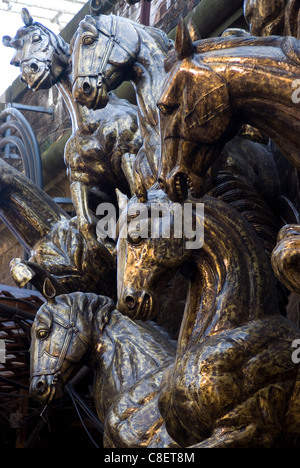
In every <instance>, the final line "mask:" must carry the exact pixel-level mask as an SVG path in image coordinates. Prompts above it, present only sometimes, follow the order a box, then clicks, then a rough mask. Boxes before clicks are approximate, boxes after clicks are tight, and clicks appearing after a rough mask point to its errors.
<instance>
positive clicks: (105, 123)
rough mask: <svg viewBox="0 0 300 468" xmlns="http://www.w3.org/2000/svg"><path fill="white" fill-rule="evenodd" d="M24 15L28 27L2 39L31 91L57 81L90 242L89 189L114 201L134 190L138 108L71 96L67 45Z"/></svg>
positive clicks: (71, 169)
mask: <svg viewBox="0 0 300 468" xmlns="http://www.w3.org/2000/svg"><path fill="white" fill-rule="evenodd" d="M22 19H23V22H24V24H25V26H24V27H23V28H20V29H19V30H18V31H17V34H16V36H15V38H14V39H12V38H10V37H8V36H6V37H5V38H4V39H3V42H4V44H5V45H6V46H8V47H12V48H14V49H15V55H14V57H13V59H12V61H11V63H12V65H15V66H17V67H20V70H21V73H22V75H21V79H22V81H24V82H25V83H27V84H28V86H29V87H30V88H31V89H32V90H34V91H38V90H39V89H48V88H50V87H52V86H54V85H56V86H57V88H58V89H59V91H60V93H61V94H62V97H63V99H64V102H65V104H66V106H67V109H68V111H69V114H70V118H71V122H72V136H71V137H70V139H69V141H68V142H67V144H66V147H65V163H66V166H67V172H68V176H69V179H70V182H71V195H72V199H73V203H74V206H75V210H76V213H77V216H78V227H79V231H80V232H81V233H82V234H83V235H84V236H85V237H86V239H87V241H89V242H90V243H92V242H93V240H94V238H95V233H93V228H92V226H93V222H92V216H91V214H90V211H89V204H88V198H89V192H90V189H93V193H94V194H97V193H99V191H100V193H101V192H103V195H102V197H103V196H104V198H105V196H106V198H107V197H108V199H112V200H114V198H115V189H116V188H118V189H119V190H122V191H123V192H124V193H127V194H130V193H132V191H133V175H132V160H134V159H135V157H136V154H137V153H138V151H139V149H140V147H141V143H142V142H141V135H140V130H139V127H138V124H137V109H136V106H134V105H132V104H129V103H128V102H127V101H126V100H124V99H119V98H118V97H117V96H115V95H113V94H110V95H109V96H108V104H107V107H106V109H103V110H101V111H95V112H94V111H93V110H88V109H87V108H86V107H84V106H81V105H79V104H78V103H77V102H76V101H75V100H74V98H73V96H72V81H71V80H72V78H71V71H72V70H71V68H70V50H69V49H70V47H69V45H68V44H66V42H65V41H64V40H63V39H62V37H61V36H57V35H55V34H54V33H53V32H52V31H50V30H49V29H48V28H46V27H45V26H43V25H42V24H40V23H38V22H34V20H33V18H32V17H31V15H30V13H29V12H28V10H26V9H23V10H22ZM96 189H97V191H95V190H96ZM94 196H95V195H94ZM100 200H101V198H100Z"/></svg>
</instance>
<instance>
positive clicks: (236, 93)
mask: <svg viewBox="0 0 300 468" xmlns="http://www.w3.org/2000/svg"><path fill="white" fill-rule="evenodd" d="M299 54H300V47H299V41H297V39H295V38H293V37H285V38H284V37H280V36H271V37H263V38H257V37H243V38H233V37H225V38H216V39H207V40H204V41H199V42H195V43H193V42H192V40H191V38H190V36H189V32H188V30H187V28H186V26H185V24H184V22H183V21H182V22H181V23H180V24H179V26H178V31H177V36H176V51H175V52H174V53H172V56H171V57H169V58H168V61H167V67H168V72H169V73H168V75H167V77H166V80H165V82H164V85H163V92H162V94H161V96H160V98H159V101H158V106H159V108H160V111H161V133H162V146H163V147H162V158H161V166H160V170H159V180H160V184H161V187H162V188H163V189H165V190H166V191H167V193H168V194H169V196H170V197H171V199H172V200H174V201H175V200H177V199H178V197H180V198H181V199H182V196H181V195H180V193H179V192H182V195H184V194H185V196H186V194H187V184H189V185H190V187H191V189H192V191H193V193H194V194H195V195H196V196H201V194H202V193H203V186H204V181H205V176H206V174H207V171H208V169H209V168H210V167H211V166H212V164H213V162H214V161H215V159H216V158H217V157H218V155H219V154H220V152H221V150H222V148H223V147H224V145H225V143H226V142H227V141H229V140H231V139H232V138H233V136H235V135H236V134H237V132H238V131H239V129H240V127H241V125H242V124H250V125H252V126H253V127H255V128H257V129H259V130H261V131H262V132H264V133H266V134H267V135H268V136H269V138H270V139H272V140H273V141H274V142H275V143H276V144H277V146H278V147H279V149H280V150H281V151H282V153H283V154H284V155H285V156H286V158H287V159H288V160H289V161H290V162H291V163H292V164H293V165H294V166H295V167H297V168H300V162H299V145H300V136H299V135H300V132H299V129H300V119H299V104H297V103H296V102H293V99H292V98H293V92H294V91H295V88H293V86H294V81H295V80H296V79H297V78H298V77H299V70H300V60H299ZM183 198H184V197H183Z"/></svg>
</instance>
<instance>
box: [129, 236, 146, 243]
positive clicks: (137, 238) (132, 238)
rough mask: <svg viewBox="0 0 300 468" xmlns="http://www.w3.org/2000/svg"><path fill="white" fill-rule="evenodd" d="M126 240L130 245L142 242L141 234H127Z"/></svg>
mask: <svg viewBox="0 0 300 468" xmlns="http://www.w3.org/2000/svg"><path fill="white" fill-rule="evenodd" d="M128 241H129V243H130V244H132V245H139V244H141V243H142V242H143V239H142V238H141V236H137V235H135V236H134V235H128Z"/></svg>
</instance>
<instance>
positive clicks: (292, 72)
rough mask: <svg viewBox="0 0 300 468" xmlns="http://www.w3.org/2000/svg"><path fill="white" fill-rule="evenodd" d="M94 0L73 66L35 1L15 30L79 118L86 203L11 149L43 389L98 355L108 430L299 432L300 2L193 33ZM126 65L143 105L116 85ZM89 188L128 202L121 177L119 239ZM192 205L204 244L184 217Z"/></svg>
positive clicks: (148, 440)
mask: <svg viewBox="0 0 300 468" xmlns="http://www.w3.org/2000/svg"><path fill="white" fill-rule="evenodd" d="M100 11H101V1H100V0H92V1H91V15H89V16H87V17H86V18H85V19H84V21H82V22H81V23H80V26H79V28H78V31H77V33H76V34H75V36H74V38H73V41H72V44H71V49H70V50H71V52H72V77H70V76H71V70H70V69H69V65H68V64H69V58H70V50H69V46H67V45H66V44H65V43H64V42H63V41H62V40H61V39H60V38H57V37H55V36H54V35H53V34H52V33H51V32H49V31H46V30H45V29H43V27H41V25H39V24H38V23H34V22H33V20H32V18H31V16H30V15H29V13H28V12H27V11H26V10H25V11H23V20H24V23H25V28H22V29H21V30H20V31H18V33H17V36H16V37H15V39H14V40H12V39H11V38H8V37H6V38H5V39H4V42H5V43H6V45H8V46H12V47H14V48H15V49H16V52H15V57H14V59H13V63H14V64H15V65H17V66H21V68H22V75H23V79H25V80H26V82H27V83H28V84H29V85H30V86H31V87H32V88H35V89H38V88H39V87H40V88H41V87H47V88H48V87H50V86H52V85H53V84H56V85H57V86H58V87H59V89H60V90H61V92H62V94H63V96H64V99H65V101H66V103H67V105H68V109H69V111H70V115H71V117H72V125H73V135H72V138H71V139H70V140H69V142H68V144H67V146H66V150H65V155H66V163H67V165H68V168H69V171H70V175H71V182H72V184H73V185H72V193H73V197H74V203H75V206H76V210H77V217H76V218H74V219H70V218H69V217H68V216H67V215H65V214H64V212H62V210H59V209H57V207H56V205H55V204H53V202H52V203H49V201H48V198H47V197H46V196H45V194H43V193H40V192H41V191H39V190H37V189H36V187H35V186H34V184H32V183H29V184H28V185H26V178H24V176H23V175H21V174H18V175H17V176H16V177H14V176H15V174H14V170H13V169H12V168H10V167H9V166H7V165H5V163H1V160H0V164H1V167H2V168H3V171H2V172H3V174H2V177H0V179H1V178H2V179H3V181H2V182H1V184H2V185H3V189H2V190H1V194H3V195H1V197H2V198H1V200H3V202H1V203H2V204H0V205H1V206H0V209H1V213H2V214H1V216H2V217H3V219H4V220H5V222H6V223H7V225H8V226H9V227H10V229H11V230H12V231H13V232H14V233H15V235H16V236H18V239H19V240H20V242H22V243H23V245H26V246H27V248H28V250H29V251H30V254H31V258H30V261H29V262H25V261H22V260H19V259H15V261H13V262H12V265H11V271H12V276H13V278H14V279H15V281H16V282H17V284H19V285H20V286H23V285H24V284H26V282H27V281H31V282H32V283H33V284H34V285H35V286H36V287H37V288H38V289H39V290H40V291H41V292H42V294H43V295H44V296H45V298H46V299H47V303H46V304H45V305H44V306H42V307H41V309H40V310H39V311H38V313H37V315H36V319H35V322H34V325H33V327H32V344H31V394H32V396H33V397H34V398H36V399H37V400H38V401H40V402H41V403H42V404H43V405H51V403H52V400H53V399H54V398H60V397H61V395H62V392H63V389H64V386H65V385H66V384H67V383H68V382H69V381H70V379H71V378H72V376H73V375H75V374H76V373H77V372H78V370H79V369H80V368H81V367H82V366H84V365H88V366H89V367H90V368H91V369H93V371H94V375H95V381H94V389H93V393H94V399H95V404H96V408H97V413H98V417H99V419H100V421H101V423H102V424H103V426H104V445H105V447H111V448H113V447H126V448H131V447H155V448H168V447H174V448H179V447H195V448H291V447H293V448H298V447H299V446H300V407H299V397H300V394H299V391H300V385H299V363H298V361H297V360H295V359H294V358H292V356H293V352H294V350H295V343H296V344H298V343H299V340H300V330H299V328H298V327H297V326H296V325H295V324H293V323H292V322H291V321H289V320H288V319H287V318H286V317H285V316H284V315H285V314H286V304H287V301H288V296H289V294H290V292H293V293H296V294H300V278H299V255H300V241H299V239H300V228H299V219H300V218H299V207H300V205H299V179H298V173H297V170H298V169H299V168H300V163H299V156H298V152H299V147H300V137H299V135H300V132H299V130H300V128H299V127H300V121H299V116H298V114H299V112H298V110H299V106H300V104H299V103H296V102H293V97H292V96H293V91H294V90H295V88H294V85H293V83H294V81H295V80H297V79H298V75H299V71H300V60H299V56H300V48H299V42H298V40H297V37H298V25H297V22H296V21H295V18H296V17H298V14H296V12H298V11H299V6H297V2H295V1H294V0H286V1H284V0H283V1H281V2H275V1H274V2H268V4H267V3H266V2H263V1H260V0H246V1H245V16H246V19H247V21H248V22H249V24H250V33H249V32H247V31H243V30H236V29H234V30H228V31H225V32H224V34H223V35H222V37H219V38H212V39H206V40H197V41H196V42H195V40H196V39H197V37H196V36H197V32H196V30H195V28H194V26H193V25H192V24H191V23H190V24H189V27H186V26H185V24H184V22H183V21H181V22H180V24H179V26H178V31H177V36H176V41H175V47H174V48H173V44H172V43H171V42H170V41H169V40H168V38H167V36H166V35H165V34H164V33H162V32H161V31H159V30H157V29H155V28H150V27H144V26H141V25H138V24H137V23H134V22H132V21H130V20H127V19H124V18H121V17H116V16H113V15H111V16H104V15H101V14H100ZM270 34H275V35H274V36H270V37H255V36H254V35H259V36H269V35H270ZM49 38H51V40H50V39H49ZM170 49H172V50H170ZM169 50H170V52H169V54H168V55H167V52H168V51H169ZM95 57H97V60H95ZM164 65H165V69H164ZM163 78H165V79H164V83H163V84H162V80H163ZM124 80H130V81H131V82H132V84H133V85H134V87H135V92H136V97H137V103H138V109H137V110H135V108H134V107H133V106H131V105H129V104H128V103H125V102H124V101H120V100H118V99H117V98H115V97H113V96H110V94H109V93H110V91H111V90H112V89H115V88H116V87H117V86H119V84H120V83H121V82H123V81H124ZM159 95H160V97H159ZM157 104H158V108H159V110H160V111H159V113H158V110H157V107H156V106H157ZM85 106H87V107H88V108H89V109H90V110H88V109H87V108H86V107H85ZM110 106H111V107H110ZM269 140H271V141H269ZM275 144H276V145H277V147H275ZM280 151H281V152H280ZM132 161H133V165H131V162H132ZM124 168H125V169H124ZM126 168H127V169H129V170H126ZM2 172H1V173H2ZM118 177H119V179H118ZM1 184H0V185H1ZM93 186H95V187H98V188H100V190H102V191H104V192H106V195H108V196H110V199H111V201H112V202H113V206H114V207H116V203H117V202H116V198H117V197H115V195H114V193H113V192H114V190H115V189H116V188H119V189H121V190H122V191H123V192H125V194H124V195H122V193H120V192H118V204H119V206H118V208H119V210H118V213H119V218H118V239H116V240H117V245H116V250H115V252H114V254H112V253H111V252H110V251H109V250H108V249H107V248H106V247H105V241H103V242H99V239H98V240H97V239H96V236H95V227H96V225H95V223H96V220H95V218H94V216H93V213H91V211H90V208H89V205H88V191H87V189H88V188H91V187H93ZM128 197H129V198H128ZM16 201H17V203H16ZM141 201H142V202H143V208H144V209H143V210H142V211H141V203H140V202H141ZM199 204H204V212H203V211H200V212H199V211H198V206H199ZM153 205H155V206H158V207H161V208H163V210H164V212H165V213H166V212H167V213H168V214H169V218H168V219H169V221H170V222H171V223H170V226H169V227H170V233H169V234H168V235H167V236H163V235H162V233H164V232H165V230H166V226H165V225H164V222H165V219H164V218H163V217H159V218H158V223H159V224H158V225H159V234H160V235H157V232H156V235H154V233H153V232H152V230H151V226H152V224H151V223H152V220H151V215H152V211H151V210H152V207H153ZM48 206H49V207H50V208H48ZM185 206H187V207H188V208H189V209H190V211H191V213H192V215H193V226H194V227H195V226H198V227H199V226H200V227H203V229H204V231H203V232H204V243H203V245H202V244H201V247H197V248H187V242H189V243H191V242H192V241H193V236H194V234H190V235H188V234H186V232H185V231H183V232H182V234H181V236H178V235H177V234H176V235H175V219H177V218H176V217H177V216H178V209H179V208H180V210H181V211H180V213H181V216H182V215H183V216H184V207H185ZM20 207H21V208H20ZM37 207H38V208H37ZM47 209H49V212H50V214H51V216H52V217H51V219H49V218H47V217H46V215H45V213H46V212H47ZM36 212H37V213H38V215H37V214H36ZM141 213H142V216H141ZM37 216H38V219H37ZM136 219H138V223H139V224H138V226H139V229H141V228H142V227H146V233H147V234H146V236H142V235H137V232H136V231H135V232H134V233H132V231H131V226H132V221H134V220H136ZM177 221H178V219H177ZM127 228H128V232H127ZM125 232H126V235H125V234H124V233H125ZM144 232H145V231H144ZM123 234H124V235H123ZM116 258H117V265H116ZM116 267H117V268H116ZM113 299H117V304H116V306H115V303H114V301H113Z"/></svg>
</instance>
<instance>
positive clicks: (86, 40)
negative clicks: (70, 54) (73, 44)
mask: <svg viewBox="0 0 300 468" xmlns="http://www.w3.org/2000/svg"><path fill="white" fill-rule="evenodd" d="M95 40H96V39H95V38H94V37H92V36H85V37H83V39H82V43H83V45H92V44H94V42H95Z"/></svg>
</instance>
